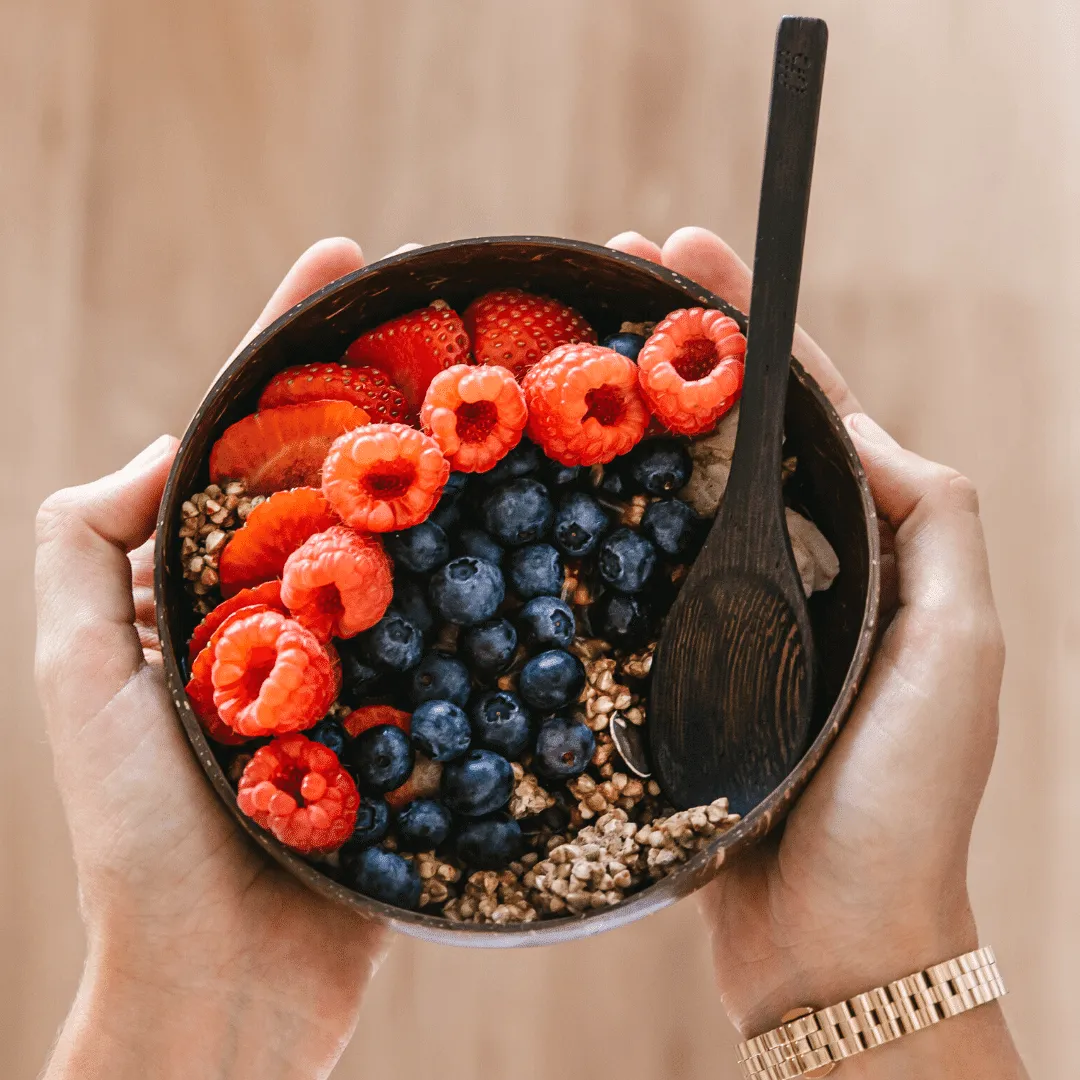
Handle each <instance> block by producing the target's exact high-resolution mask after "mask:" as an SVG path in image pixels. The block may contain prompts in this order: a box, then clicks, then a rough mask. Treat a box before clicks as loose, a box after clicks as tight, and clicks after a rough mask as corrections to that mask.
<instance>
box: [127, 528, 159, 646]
mask: <svg viewBox="0 0 1080 1080" xmlns="http://www.w3.org/2000/svg"><path fill="white" fill-rule="evenodd" d="M128 562H129V563H130V564H131V599H132V602H133V603H134V605H135V629H136V631H137V632H138V635H139V641H140V642H141V644H142V647H143V653H144V655H145V653H146V651H147V650H148V649H149V650H155V649H158V648H159V647H160V642H159V641H158V635H157V610H156V604H155V602H154V537H153V536H151V537H150V539H149V540H147V541H146V543H145V544H142V545H140V546H139V547H137V548H136V549H135V550H134V551H132V552H131V553H130V554H129V555H128Z"/></svg>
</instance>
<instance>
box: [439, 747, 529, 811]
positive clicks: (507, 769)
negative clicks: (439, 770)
mask: <svg viewBox="0 0 1080 1080" xmlns="http://www.w3.org/2000/svg"><path fill="white" fill-rule="evenodd" d="M513 791H514V770H513V768H512V767H511V765H510V762H509V761H507V760H506V758H504V757H501V756H500V755H499V754H495V753H492V751H490V750H473V751H472V752H471V753H469V755H468V756H467V757H463V758H462V759H461V760H460V761H452V762H450V764H449V765H447V766H446V768H444V769H443V774H442V793H443V801H444V802H445V803H446V805H447V806H449V807H450V809H451V810H453V811H454V813H455V814H462V815H464V816H465V817H483V816H484V815H485V814H492V813H494V812H495V811H496V810H501V809H502V808H503V807H504V806H505V805H506V804H507V803H508V802H509V801H510V796H511V795H512V794H513Z"/></svg>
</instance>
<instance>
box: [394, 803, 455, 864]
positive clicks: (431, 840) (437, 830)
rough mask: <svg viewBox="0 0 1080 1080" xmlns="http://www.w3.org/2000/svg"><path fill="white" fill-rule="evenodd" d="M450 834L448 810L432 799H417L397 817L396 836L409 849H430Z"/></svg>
mask: <svg viewBox="0 0 1080 1080" xmlns="http://www.w3.org/2000/svg"><path fill="white" fill-rule="evenodd" d="M449 835H450V811H449V810H447V809H446V807H445V806H443V804H442V803H441V802H436V801H435V800H434V799H417V800H416V802H411V803H409V805H408V806H406V807H405V809H404V810H402V811H401V813H400V814H398V817H397V838H398V840H400V841H401V845H402V847H404V848H407V849H409V850H410V851H432V850H433V849H434V848H437V847H438V846H439V845H440V844H441V843H442V842H443V841H444V840H445V839H446V838H447V837H448V836H449Z"/></svg>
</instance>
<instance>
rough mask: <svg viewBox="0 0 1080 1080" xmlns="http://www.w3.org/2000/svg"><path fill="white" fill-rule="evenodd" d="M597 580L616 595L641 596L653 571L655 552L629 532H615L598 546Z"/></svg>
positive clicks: (633, 533) (626, 530) (642, 538)
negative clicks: (630, 594)
mask: <svg viewBox="0 0 1080 1080" xmlns="http://www.w3.org/2000/svg"><path fill="white" fill-rule="evenodd" d="M596 562H597V566H598V567H599V570H600V576H601V577H602V578H603V579H604V580H605V581H606V582H607V583H608V584H609V585H610V586H611V587H612V588H613V589H617V590H618V591H619V592H624V593H635V592H640V591H641V590H642V589H643V588H644V586H645V582H647V581H648V580H649V577H650V575H651V574H652V572H653V570H654V569H655V568H656V548H654V547H653V546H652V543H651V541H649V540H646V539H645V537H644V536H642V535H641V534H640V533H636V532H633V531H632V530H631V529H616V530H615V532H613V533H612V534H611V535H610V536H609V537H608V538H607V539H606V540H605V541H604V542H603V543H602V544H601V545H600V554H599V556H598V557H597V560H596Z"/></svg>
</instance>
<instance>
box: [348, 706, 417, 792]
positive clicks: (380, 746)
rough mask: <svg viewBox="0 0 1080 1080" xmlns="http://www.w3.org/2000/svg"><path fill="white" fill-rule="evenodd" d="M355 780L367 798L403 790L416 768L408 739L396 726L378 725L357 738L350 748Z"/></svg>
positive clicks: (361, 733)
mask: <svg viewBox="0 0 1080 1080" xmlns="http://www.w3.org/2000/svg"><path fill="white" fill-rule="evenodd" d="M350 751H351V757H352V766H353V768H354V769H355V770H356V779H357V782H358V783H359V785H360V789H361V791H363V792H364V793H365V794H373V795H382V794H383V792H386V791H393V790H394V788H396V787H401V785H402V784H404V783H405V781H406V780H408V779H409V773H411V772H412V767H413V751H412V747H411V746H410V745H409V736H408V735H406V734H405V732H404V731H402V730H401V728H399V727H395V726H394V725H393V724H378V725H377V726H376V727H373V728H368V729H367V731H362V732H360V734H359V735H357V737H356V739H355V741H354V742H353V745H352V746H351V747H350Z"/></svg>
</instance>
